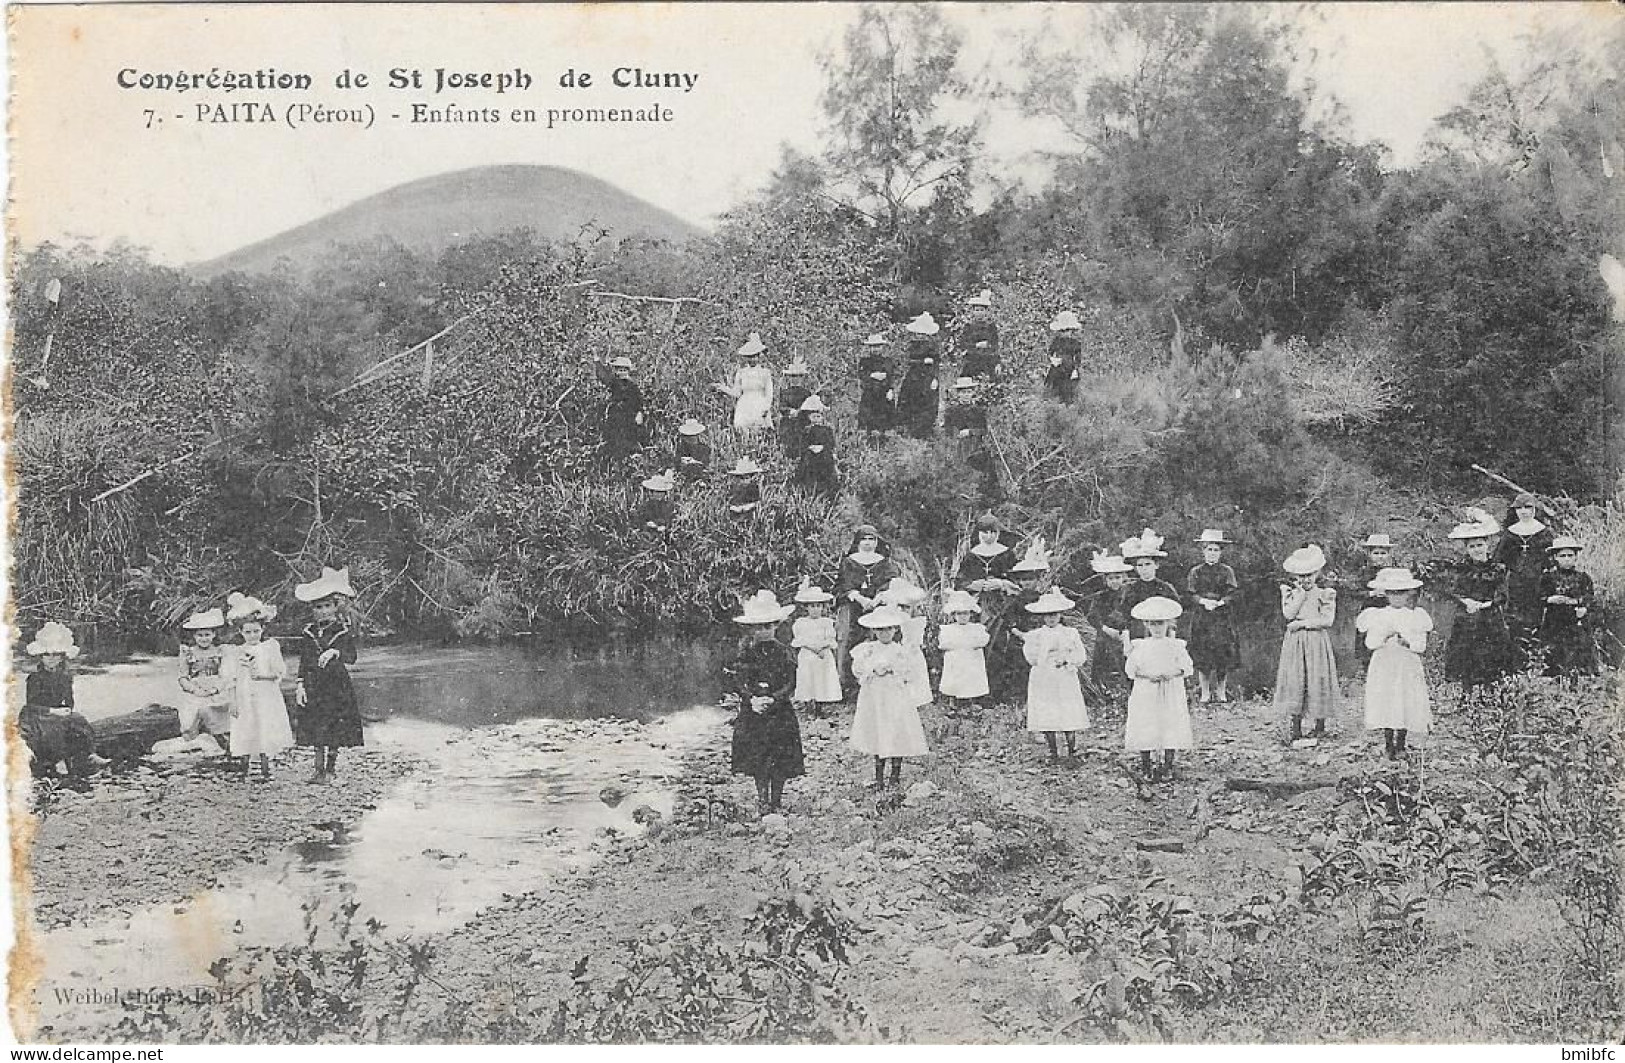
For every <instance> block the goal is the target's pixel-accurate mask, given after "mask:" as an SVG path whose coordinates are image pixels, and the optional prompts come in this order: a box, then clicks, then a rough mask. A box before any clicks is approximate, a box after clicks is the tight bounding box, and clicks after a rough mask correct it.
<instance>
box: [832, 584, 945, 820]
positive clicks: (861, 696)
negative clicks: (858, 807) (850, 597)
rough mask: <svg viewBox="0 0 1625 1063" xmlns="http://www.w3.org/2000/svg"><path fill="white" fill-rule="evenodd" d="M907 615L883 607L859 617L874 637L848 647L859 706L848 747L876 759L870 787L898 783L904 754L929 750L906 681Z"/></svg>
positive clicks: (915, 755) (917, 754) (919, 753)
mask: <svg viewBox="0 0 1625 1063" xmlns="http://www.w3.org/2000/svg"><path fill="white" fill-rule="evenodd" d="M907 619H908V617H907V616H906V615H905V614H904V613H903V611H902V610H901V609H898V608H897V607H895V606H890V605H882V606H881V607H880V608H878V609H876V610H874V611H873V612H871V613H865V614H864V615H863V616H861V617H859V618H858V623H859V624H862V625H863V626H864V627H866V628H868V629H869V630H870V631H872V632H874V637H873V638H872V639H870V640H869V641H867V642H863V643H859V644H858V645H857V646H854V647H853V648H852V674H853V675H854V676H855V677H856V678H857V680H858V709H857V713H856V714H855V715H854V716H853V717H852V737H851V743H852V748H853V749H855V750H857V751H858V752H860V753H867V754H869V755H870V756H872V757H874V758H875V781H874V787H873V788H874V789H876V790H878V789H881V788H882V787H884V786H885V785H886V776H885V769H886V761H887V760H888V759H890V760H891V784H892V785H893V786H898V785H901V783H902V777H903V758H904V757H920V756H924V755H925V754H926V753H927V752H928V749H927V746H926V743H925V728H924V726H923V725H922V724H921V723H920V713H919V709H918V707H917V706H916V705H915V702H914V694H913V691H912V689H911V685H910V681H909V672H910V670H911V668H912V663H911V661H910V657H911V654H910V652H909V650H908V648H907V647H906V646H904V645H903V641H902V632H903V624H904V622H905V621H906V620H907Z"/></svg>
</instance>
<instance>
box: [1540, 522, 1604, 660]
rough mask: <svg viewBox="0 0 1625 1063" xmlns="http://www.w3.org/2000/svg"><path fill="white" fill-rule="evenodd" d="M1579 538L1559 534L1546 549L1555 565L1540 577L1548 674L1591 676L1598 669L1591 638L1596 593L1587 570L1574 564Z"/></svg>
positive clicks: (1541, 619) (1541, 629)
mask: <svg viewBox="0 0 1625 1063" xmlns="http://www.w3.org/2000/svg"><path fill="white" fill-rule="evenodd" d="M1580 550H1581V543H1580V540H1578V539H1576V538H1574V537H1572V536H1568V535H1559V536H1556V537H1554V538H1553V539H1552V545H1550V546H1548V547H1547V548H1546V552H1547V553H1549V554H1551V555H1552V564H1553V566H1554V567H1553V568H1552V570H1551V571H1549V572H1547V573H1545V574H1544V575H1542V576H1541V577H1540V601H1541V606H1542V609H1541V618H1540V627H1539V628H1538V629H1537V632H1536V633H1537V634H1538V636H1539V637H1540V645H1541V648H1542V650H1543V651H1544V653H1545V655H1546V674H1547V675H1550V676H1561V675H1590V674H1592V673H1593V672H1595V671H1596V670H1597V650H1596V645H1595V643H1594V642H1593V640H1592V637H1591V621H1590V620H1588V619H1587V618H1588V617H1589V616H1590V615H1591V611H1592V609H1593V608H1594V607H1595V605H1596V597H1597V592H1596V589H1595V587H1594V585H1593V584H1592V582H1591V576H1590V575H1589V574H1588V573H1585V572H1581V571H1580V570H1579V569H1578V568H1577V567H1575V566H1576V565H1577V564H1578V562H1579V558H1580Z"/></svg>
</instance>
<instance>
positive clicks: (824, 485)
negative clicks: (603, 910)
mask: <svg viewBox="0 0 1625 1063" xmlns="http://www.w3.org/2000/svg"><path fill="white" fill-rule="evenodd" d="M828 412H829V407H828V406H826V405H824V400H823V398H821V397H820V396H818V395H809V396H807V398H806V400H805V401H804V402H802V404H801V416H802V417H804V418H805V419H806V420H805V422H804V423H803V424H802V426H801V431H800V432H799V433H798V434H797V436H796V439H797V445H798V447H799V448H800V449H799V451H798V453H797V454H796V481H797V482H798V483H800V484H801V485H802V486H803V487H806V488H807V489H809V490H811V491H813V492H814V493H816V494H830V493H832V492H833V491H834V490H835V481H836V472H835V430H834V429H833V428H831V427H830V426H829V425H827V424H825V423H824V415H825V414H827V413H828Z"/></svg>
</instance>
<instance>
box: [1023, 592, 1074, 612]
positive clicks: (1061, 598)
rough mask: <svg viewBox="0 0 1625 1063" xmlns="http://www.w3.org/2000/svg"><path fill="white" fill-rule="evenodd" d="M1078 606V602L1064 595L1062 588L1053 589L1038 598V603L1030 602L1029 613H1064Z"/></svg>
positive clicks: (1028, 604)
mask: <svg viewBox="0 0 1625 1063" xmlns="http://www.w3.org/2000/svg"><path fill="white" fill-rule="evenodd" d="M1077 604H1078V603H1077V602H1074V601H1073V600H1072V599H1071V598H1068V597H1067V596H1066V595H1065V594H1062V593H1061V588H1059V587H1051V588H1050V589H1049V590H1047V591H1045V592H1044V593H1043V594H1040V595H1039V596H1038V601H1036V602H1028V603H1027V611H1028V612H1029V613H1064V612H1066V611H1067V610H1068V609H1070V608H1072V607H1073V606H1074V605H1077Z"/></svg>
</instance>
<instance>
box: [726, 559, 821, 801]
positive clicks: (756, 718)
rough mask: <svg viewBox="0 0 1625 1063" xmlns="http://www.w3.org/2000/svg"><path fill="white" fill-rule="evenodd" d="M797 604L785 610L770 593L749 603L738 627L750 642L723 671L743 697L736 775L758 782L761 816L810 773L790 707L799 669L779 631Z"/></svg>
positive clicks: (735, 740) (736, 722) (738, 720)
mask: <svg viewBox="0 0 1625 1063" xmlns="http://www.w3.org/2000/svg"><path fill="white" fill-rule="evenodd" d="M794 611H795V607H794V606H788V605H786V606H781V605H779V602H778V599H777V598H775V597H774V596H773V592H772V591H766V590H763V591H757V592H756V593H755V594H754V595H752V596H751V597H749V598H747V599H745V602H744V607H743V609H741V611H740V615H738V616H736V617H734V623H736V624H743V625H745V626H746V629H747V630H748V632H749V636H748V638H749V641H747V642H746V643H745V645H744V646H743V647H742V648H741V649H740V651H739V653H738V655H737V656H736V657H735V658H734V659H733V660H732V661H731V662H729V664H728V665H727V667H726V669H725V671H726V673H727V675H728V677H729V678H730V679H731V680H732V686H733V690H734V692H735V693H737V694H738V695H739V715H738V716H736V717H735V718H734V734H733V755H732V763H733V771H734V774H736V775H749V776H751V778H753V779H755V780H756V800H757V804H758V807H759V808H760V810H761V811H762V812H776V811H778V810H779V808H780V803H781V802H782V801H783V799H784V783H785V780H786V779H793V778H795V777H796V776H798V775H802V774H804V773H805V771H806V766H805V761H804V759H803V756H802V750H801V725H800V724H799V723H797V722H796V710H795V707H794V706H793V705H791V704H790V695H791V691H792V690H793V689H794V688H795V684H796V665H795V663H794V662H792V661H791V660H790V652H789V650H787V649H786V648H785V647H784V645H783V644H781V643H780V642H779V641H778V640H777V638H775V633H776V631H777V629H778V626H779V624H780V623H781V622H783V621H784V620H785V619H786V618H787V617H788V616H789V615H790V614H791V613H792V612H794Z"/></svg>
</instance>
